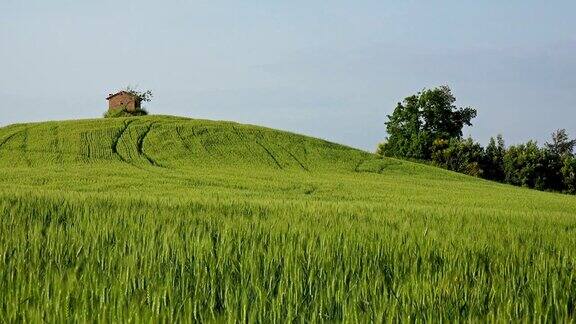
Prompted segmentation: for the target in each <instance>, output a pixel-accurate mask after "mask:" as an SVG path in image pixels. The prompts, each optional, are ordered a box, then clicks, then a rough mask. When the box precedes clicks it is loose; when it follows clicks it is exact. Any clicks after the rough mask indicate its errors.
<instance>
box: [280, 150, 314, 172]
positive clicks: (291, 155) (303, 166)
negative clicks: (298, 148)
mask: <svg viewBox="0 0 576 324" xmlns="http://www.w3.org/2000/svg"><path fill="white" fill-rule="evenodd" d="M276 145H278V146H279V147H280V148H281V149H283V150H284V151H285V152H286V153H288V155H290V157H292V159H294V161H296V162H297V163H298V164H299V165H300V167H301V168H302V169H303V170H304V171H306V172H310V169H308V168H307V167H306V166H305V165H304V163H302V162H301V161H300V160H299V159H298V158H297V157H296V155H294V154H293V153H292V152H291V151H290V150H288V149H287V148H285V147H284V146H282V145H280V144H276Z"/></svg>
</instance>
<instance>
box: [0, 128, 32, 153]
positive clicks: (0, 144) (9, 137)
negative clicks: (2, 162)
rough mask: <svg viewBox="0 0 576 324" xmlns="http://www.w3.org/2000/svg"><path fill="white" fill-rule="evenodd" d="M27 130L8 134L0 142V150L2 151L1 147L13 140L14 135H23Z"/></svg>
mask: <svg viewBox="0 0 576 324" xmlns="http://www.w3.org/2000/svg"><path fill="white" fill-rule="evenodd" d="M27 129H28V128H24V129H21V130H18V131H16V132H14V133H12V134H10V135H9V136H8V137H6V138H5V139H4V140H3V141H2V142H0V150H1V149H2V147H3V146H4V145H5V144H7V143H8V142H9V141H10V140H11V139H13V138H14V137H15V136H16V135H19V134H21V133H23V132H24V131H26V130H27Z"/></svg>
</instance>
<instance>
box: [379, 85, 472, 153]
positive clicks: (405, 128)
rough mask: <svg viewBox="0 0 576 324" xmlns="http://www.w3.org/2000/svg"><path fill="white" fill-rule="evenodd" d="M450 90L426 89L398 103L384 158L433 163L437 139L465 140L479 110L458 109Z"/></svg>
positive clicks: (391, 118)
mask: <svg viewBox="0 0 576 324" xmlns="http://www.w3.org/2000/svg"><path fill="white" fill-rule="evenodd" d="M455 102H456V98H455V97H454V95H452V91H451V90H450V88H449V87H448V86H441V87H437V88H435V89H424V90H423V91H422V92H419V93H417V94H415V95H412V96H410V97H407V98H405V99H404V101H403V102H401V103H398V104H397V106H396V108H395V109H394V112H393V113H392V115H388V116H387V117H388V121H387V122H386V123H385V124H386V132H387V133H388V138H387V139H386V142H385V144H383V145H381V149H380V150H379V151H380V152H381V154H382V155H386V156H397V157H407V158H416V159H425V160H429V159H430V158H431V154H432V149H431V148H432V144H433V142H434V141H435V140H437V139H445V140H450V139H452V138H456V139H460V138H462V129H463V128H464V126H471V125H472V123H471V121H472V119H473V118H474V117H476V110H475V109H473V108H470V107H466V108H459V107H456V106H455V105H454V103H455Z"/></svg>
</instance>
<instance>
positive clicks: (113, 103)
mask: <svg viewBox="0 0 576 324" xmlns="http://www.w3.org/2000/svg"><path fill="white" fill-rule="evenodd" d="M124 107H126V110H128V111H135V110H136V108H140V103H139V102H137V101H136V98H134V96H132V95H130V94H128V93H121V94H119V95H116V96H114V97H112V98H110V99H109V100H108V109H110V110H111V109H116V108H124Z"/></svg>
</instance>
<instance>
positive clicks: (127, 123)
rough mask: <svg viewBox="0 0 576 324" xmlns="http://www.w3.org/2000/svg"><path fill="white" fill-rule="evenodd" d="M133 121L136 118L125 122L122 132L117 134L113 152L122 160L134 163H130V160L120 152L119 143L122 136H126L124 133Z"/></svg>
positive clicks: (113, 143)
mask: <svg viewBox="0 0 576 324" xmlns="http://www.w3.org/2000/svg"><path fill="white" fill-rule="evenodd" d="M133 122H135V120H129V121H126V122H124V127H123V128H122V130H121V131H120V132H118V134H117V135H116V138H114V140H113V142H112V153H114V154H116V155H117V156H118V157H119V158H120V160H122V162H124V163H128V164H132V163H130V162H129V161H128V160H126V158H124V157H123V156H122V154H120V152H118V143H120V140H121V139H122V136H124V134H125V133H126V131H127V130H128V127H130V124H132V123H133Z"/></svg>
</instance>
